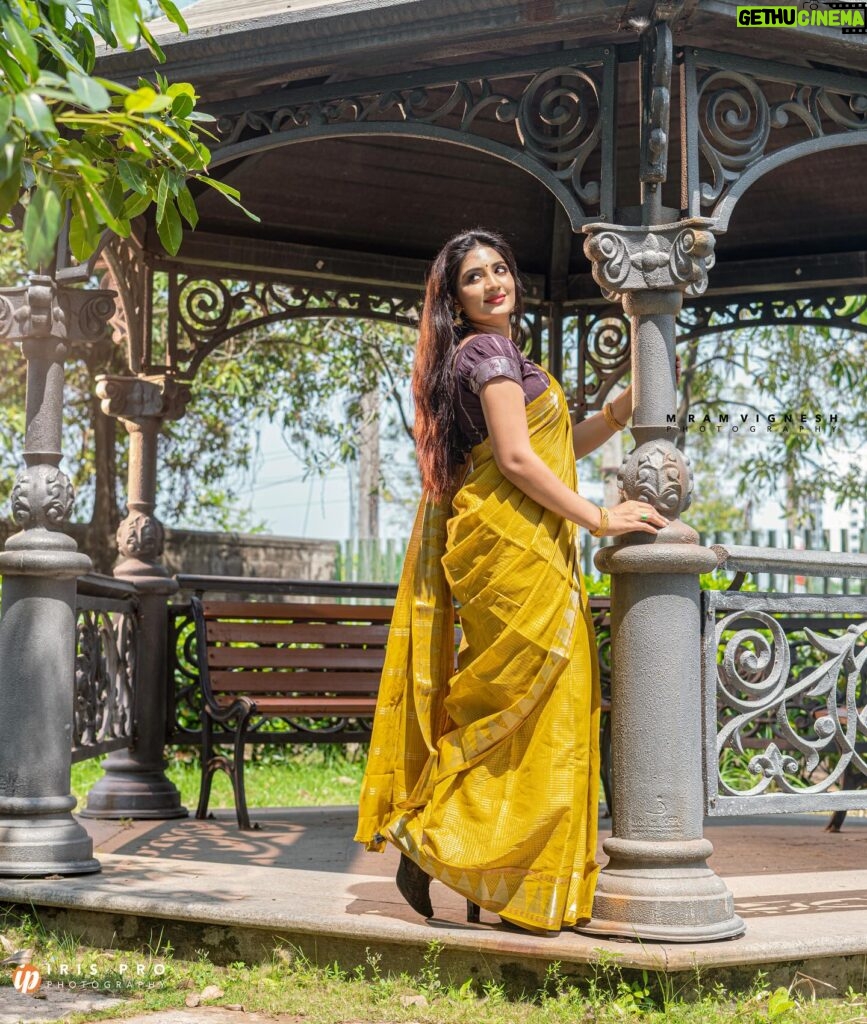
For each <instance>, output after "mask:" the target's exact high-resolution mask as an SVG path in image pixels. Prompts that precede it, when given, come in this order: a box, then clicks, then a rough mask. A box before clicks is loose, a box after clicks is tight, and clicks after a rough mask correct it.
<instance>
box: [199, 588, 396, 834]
mask: <svg viewBox="0 0 867 1024" xmlns="http://www.w3.org/2000/svg"><path fill="white" fill-rule="evenodd" d="M190 604H191V608H192V612H193V617H194V620H195V623H196V645H197V650H198V662H199V673H200V678H201V686H202V696H203V707H202V781H201V788H200V791H199V806H198V809H197V810H196V817H197V818H204V817H206V816H207V813H208V803H209V800H210V795H211V782H212V780H213V777H214V773H215V772H216V771H220V770H222V771H225V772H226V773H227V774H228V776H229V778H230V779H231V780H232V789H233V791H234V795H235V810H236V813H237V816H238V827H239V828H241V829H250V828H252V827H253V826H251V824H250V816H249V813H248V811H247V801H246V794H245V789H244V746H245V744H247V743H251V742H267V734H264V733H263V734H259V735H258V736H255V738H251V736H250V734H249V729H250V728H251V727H252V725H253V724H254V723H255V722H256V721H257V720H262V719H269V718H280V719H287V720H292V719H299V718H301V719H307V720H313V721H314V722H319V723H322V724H323V726H325V728H324V730H323V731H324V735H325V737H327V735H328V729H327V725H328V723H329V722H332V721H334V720H338V719H353V720H355V719H360V720H361V721H360V722H359V728H358V732H357V738H358V739H360V740H364V739H368V738H369V736H370V719H371V718H372V717H373V713H374V710H375V708H376V695H377V691H378V689H379V680H380V676H381V675H382V667H383V662H384V658H385V645H386V641H387V639H388V629H389V625H390V623H391V613H392V606H391V605H373V604H365V605H349V604H336V603H327V604H326V603H317V604H300V603H285V602H284V603H277V602H275V603H270V602H269V603H266V602H262V601H255V602H248V601H207V600H202V599H201V598H199V597H198V596H195V597H193V598H191V600H190ZM203 655H204V656H203ZM215 723H220V724H222V725H223V726H225V727H227V728H229V729H230V730H231V733H232V736H233V744H232V745H233V757H232V758H229V757H226V756H223V755H219V754H215V752H214V724H215Z"/></svg>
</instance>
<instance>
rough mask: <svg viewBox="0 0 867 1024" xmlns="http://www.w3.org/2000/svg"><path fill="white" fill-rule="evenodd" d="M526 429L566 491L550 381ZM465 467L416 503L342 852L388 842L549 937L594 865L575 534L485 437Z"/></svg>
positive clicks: (593, 787)
mask: <svg viewBox="0 0 867 1024" xmlns="http://www.w3.org/2000/svg"><path fill="white" fill-rule="evenodd" d="M527 423H528V427H529V433H530V441H531V444H532V446H533V450H534V451H535V452H536V453H537V454H538V455H539V457H540V458H542V459H543V461H544V462H545V463H546V464H547V465H548V466H549V468H550V469H551V470H552V471H553V472H554V473H556V474H557V476H558V477H559V478H560V479H561V480H562V481H563V482H564V483H565V484H566V485H567V486H569V487H571V488H573V489H575V488H576V487H577V478H576V472H575V460H574V455H573V451H572V425H571V422H570V419H569V415H568V410H567V407H566V400H565V397H564V395H563V392H562V390H561V388H560V386H559V385H558V384H557V382H556V381H553V380H552V382H551V385H550V386H549V388H548V389H547V390H546V391H545V392H544V393H543V394H541V395H540V396H539V397H538V398H536V399H534V400H533V401H532V402H531V403H530V404H529V405H528V406H527ZM471 454H472V469H471V470H470V472H469V474H468V476H467V477H466V479H465V480H464V481H463V483H462V485H461V486H460V488H459V489H458V490H457V492H456V493H455V494H454V496H453V497H452V498H451V499H450V500H448V499H447V500H444V501H443V502H442V503H439V504H436V503H434V502H432V501H430V500H429V498H427V497H426V496H424V497H423V498H422V501H421V503H420V505H419V510H418V513H417V516H416V520H415V525H414V527H413V532H412V536H411V539H410V543H409V546H408V548H407V555H406V560H405V562H404V568H403V573H402V576H401V581H400V586H399V587H398V594H397V598H396V601H395V609H394V615H393V619H392V626H391V630H390V632H389V639H388V647H387V650H386V657H385V669H384V672H383V677H382V682H381V684H380V694H379V700H378V703H377V710H376V715H375V718H374V726H373V736H372V740H371V745H370V754H369V759H368V765H367V772H366V775H365V779H364V783H363V786H362V793H361V800H360V809H359V826H358V832H357V834H356V840H358V841H359V842H363V843H366V844H367V847H368V849H371V850H381V849H383V847H384V843H385V841H386V840H389V841H391V842H392V843H394V844H395V845H396V846H398V847H399V848H400V850H401V851H402V852H404V853H406V854H407V855H408V856H410V857H411V858H412V859H413V860H415V861H416V862H417V863H418V864H419V865H421V867H422V868H423V869H424V870H425V871H426V872H427V873H428V874H430V875H432V876H433V877H434V878H438V879H440V880H441V881H442V882H444V883H445V884H446V885H448V886H449V887H450V888H452V889H454V890H455V891H457V892H459V893H461V894H463V895H464V896H466V897H468V898H469V899H472V900H473V901H474V902H476V903H478V904H479V905H480V906H482V907H485V908H486V909H488V910H491V911H494V912H496V913H500V914H502V915H503V916H504V917H506V918H507V919H509V920H512V921H515V922H516V923H518V924H524V925H528V926H530V927H533V928H543V929H552V930H556V929H558V928H561V927H563V926H568V925H571V924H574V923H575V922H576V920H578V919H580V918H586V917H589V916H590V910H591V905H592V900H593V889H594V885H595V880H596V873H597V870H598V867H597V865H596V862H595V853H596V824H597V804H598V785H599V744H598V737H599V679H598V667H597V662H596V657H595V643H594V637H593V623H592V619H591V616H590V610H589V603H588V600H587V594H586V591H585V590H584V586H583V580H582V576H581V571H580V563H579V558H578V547H577V539H578V538H577V527H576V526H575V524H574V523H571V522H568V521H567V520H564V519H563V518H562V517H560V516H559V515H557V514H556V513H553V512H550V511H548V510H547V509H544V508H543V507H542V506H540V505H539V504H538V503H537V502H535V501H534V500H533V499H531V498H529V497H528V496H527V495H526V494H524V493H523V491H521V490H520V489H519V488H518V487H516V486H515V485H514V484H511V483H510V482H509V481H508V480H506V479H505V477H503V475H502V474H501V473H500V471H499V469H498V468H497V465H496V462H495V461H494V458H493V453H492V450H491V446H490V442H489V441H488V440H485V441H483V442H482V443H481V444H478V445H476V446H475V447H474V448H473V450H472V453H471ZM453 600H454V601H455V602H457V605H458V613H459V616H460V621H461V627H462V632H463V639H462V641H461V645H460V650H459V651H458V653H457V671H455V650H454V604H453Z"/></svg>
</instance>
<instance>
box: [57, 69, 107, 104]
mask: <svg viewBox="0 0 867 1024" xmlns="http://www.w3.org/2000/svg"><path fill="white" fill-rule="evenodd" d="M66 80H67V82H69V88H70V89H71V90H72V91H73V93H74V94H75V98H76V99H77V100H78V102H79V103H80V104H81V105H82V106H83V107H87V108H88V110H94V111H99V110H108V108H109V107H110V106H111V96H109V94H108V90H107V89H106V88H105V86H104V85H101V84H100V83H99V82H97V81H96V79H95V78H90V77H89V76H88V75H79V74H76V73H75V72H74V71H70V72H69V74H68V75H67V76H66Z"/></svg>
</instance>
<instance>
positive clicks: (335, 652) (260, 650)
mask: <svg viewBox="0 0 867 1024" xmlns="http://www.w3.org/2000/svg"><path fill="white" fill-rule="evenodd" d="M384 660H385V651H384V650H383V649H382V648H381V647H376V648H374V649H373V650H368V651H364V650H361V649H356V648H352V647H301V648H286V647H209V648H208V667H209V668H322V669H329V668H333V669H343V670H352V669H358V670H359V671H360V670H363V669H367V670H368V671H370V670H371V669H379V670H380V671H382V666H383V662H384ZM327 686H328V681H327V680H323V687H327Z"/></svg>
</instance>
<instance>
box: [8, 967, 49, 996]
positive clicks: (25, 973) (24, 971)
mask: <svg viewBox="0 0 867 1024" xmlns="http://www.w3.org/2000/svg"><path fill="white" fill-rule="evenodd" d="M41 984H42V975H41V974H40V972H39V968H38V967H34V966H33V964H24V965H23V966H22V967H16V968H15V970H14V972H13V974H12V986H13V988H14V989H15V991H16V992H20V993H21V994H22V995H25V996H32V995H33V993H34V992H37V991H38V990H39V986H40V985H41Z"/></svg>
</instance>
